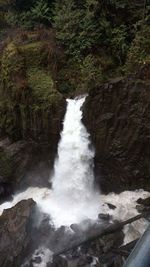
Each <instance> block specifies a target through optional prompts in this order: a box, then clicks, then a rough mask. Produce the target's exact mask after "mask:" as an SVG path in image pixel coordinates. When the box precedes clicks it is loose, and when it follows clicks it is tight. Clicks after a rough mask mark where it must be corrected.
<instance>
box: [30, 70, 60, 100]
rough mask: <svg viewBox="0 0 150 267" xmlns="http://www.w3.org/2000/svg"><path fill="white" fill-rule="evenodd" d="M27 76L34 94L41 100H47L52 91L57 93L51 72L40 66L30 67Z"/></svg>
mask: <svg viewBox="0 0 150 267" xmlns="http://www.w3.org/2000/svg"><path fill="white" fill-rule="evenodd" d="M27 77H28V82H29V86H30V87H31V88H32V89H33V91H32V92H33V94H34V96H35V97H36V99H39V100H40V101H41V102H42V101H46V100H47V99H48V97H49V95H51V94H52V93H55V92H56V93H57V91H56V90H55V89H54V82H53V79H52V78H51V74H50V73H48V72H46V71H44V70H42V69H38V68H29V69H28V72H27Z"/></svg>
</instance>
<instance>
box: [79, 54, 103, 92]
mask: <svg viewBox="0 0 150 267" xmlns="http://www.w3.org/2000/svg"><path fill="white" fill-rule="evenodd" d="M80 68H81V87H82V88H81V90H83V91H86V90H88V89H91V88H93V87H95V86H98V85H99V84H100V83H101V82H102V80H103V75H102V67H101V65H100V64H99V62H97V60H95V58H94V57H93V56H92V55H88V56H87V57H85V59H84V60H83V63H82V65H81V66H80Z"/></svg>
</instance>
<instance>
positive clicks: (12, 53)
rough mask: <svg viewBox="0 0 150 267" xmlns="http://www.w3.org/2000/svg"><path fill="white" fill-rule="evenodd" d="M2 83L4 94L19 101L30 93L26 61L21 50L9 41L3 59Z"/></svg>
mask: <svg viewBox="0 0 150 267" xmlns="http://www.w3.org/2000/svg"><path fill="white" fill-rule="evenodd" d="M1 84H2V89H3V93H4V96H5V97H6V98H7V99H8V98H10V99H12V100H17V98H19V101H20V100H21V98H22V99H25V98H26V97H27V95H28V94H29V88H28V85H27V81H26V71H25V62H24V58H23V56H22V53H21V51H20V50H19V49H18V47H17V46H16V45H15V44H14V43H12V42H11V43H9V44H8V45H7V47H6V48H5V49H4V51H3V55H2V61H1Z"/></svg>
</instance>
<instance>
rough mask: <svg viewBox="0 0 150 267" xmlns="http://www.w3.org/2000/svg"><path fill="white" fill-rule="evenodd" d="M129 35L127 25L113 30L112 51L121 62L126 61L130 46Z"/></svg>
mask: <svg viewBox="0 0 150 267" xmlns="http://www.w3.org/2000/svg"><path fill="white" fill-rule="evenodd" d="M127 37H128V35H127V28H126V27H125V25H121V26H119V27H115V28H114V29H112V31H111V40H110V43H111V49H112V53H113V54H114V55H115V57H116V58H117V59H118V60H119V63H120V64H121V63H123V62H124V61H125V58H126V54H127V51H128V48H129V44H128V41H127Z"/></svg>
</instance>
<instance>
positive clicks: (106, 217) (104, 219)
mask: <svg viewBox="0 0 150 267" xmlns="http://www.w3.org/2000/svg"><path fill="white" fill-rule="evenodd" d="M98 218H99V219H100V220H103V221H108V222H109V220H110V219H111V216H110V215H109V214H104V213H100V214H98Z"/></svg>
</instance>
